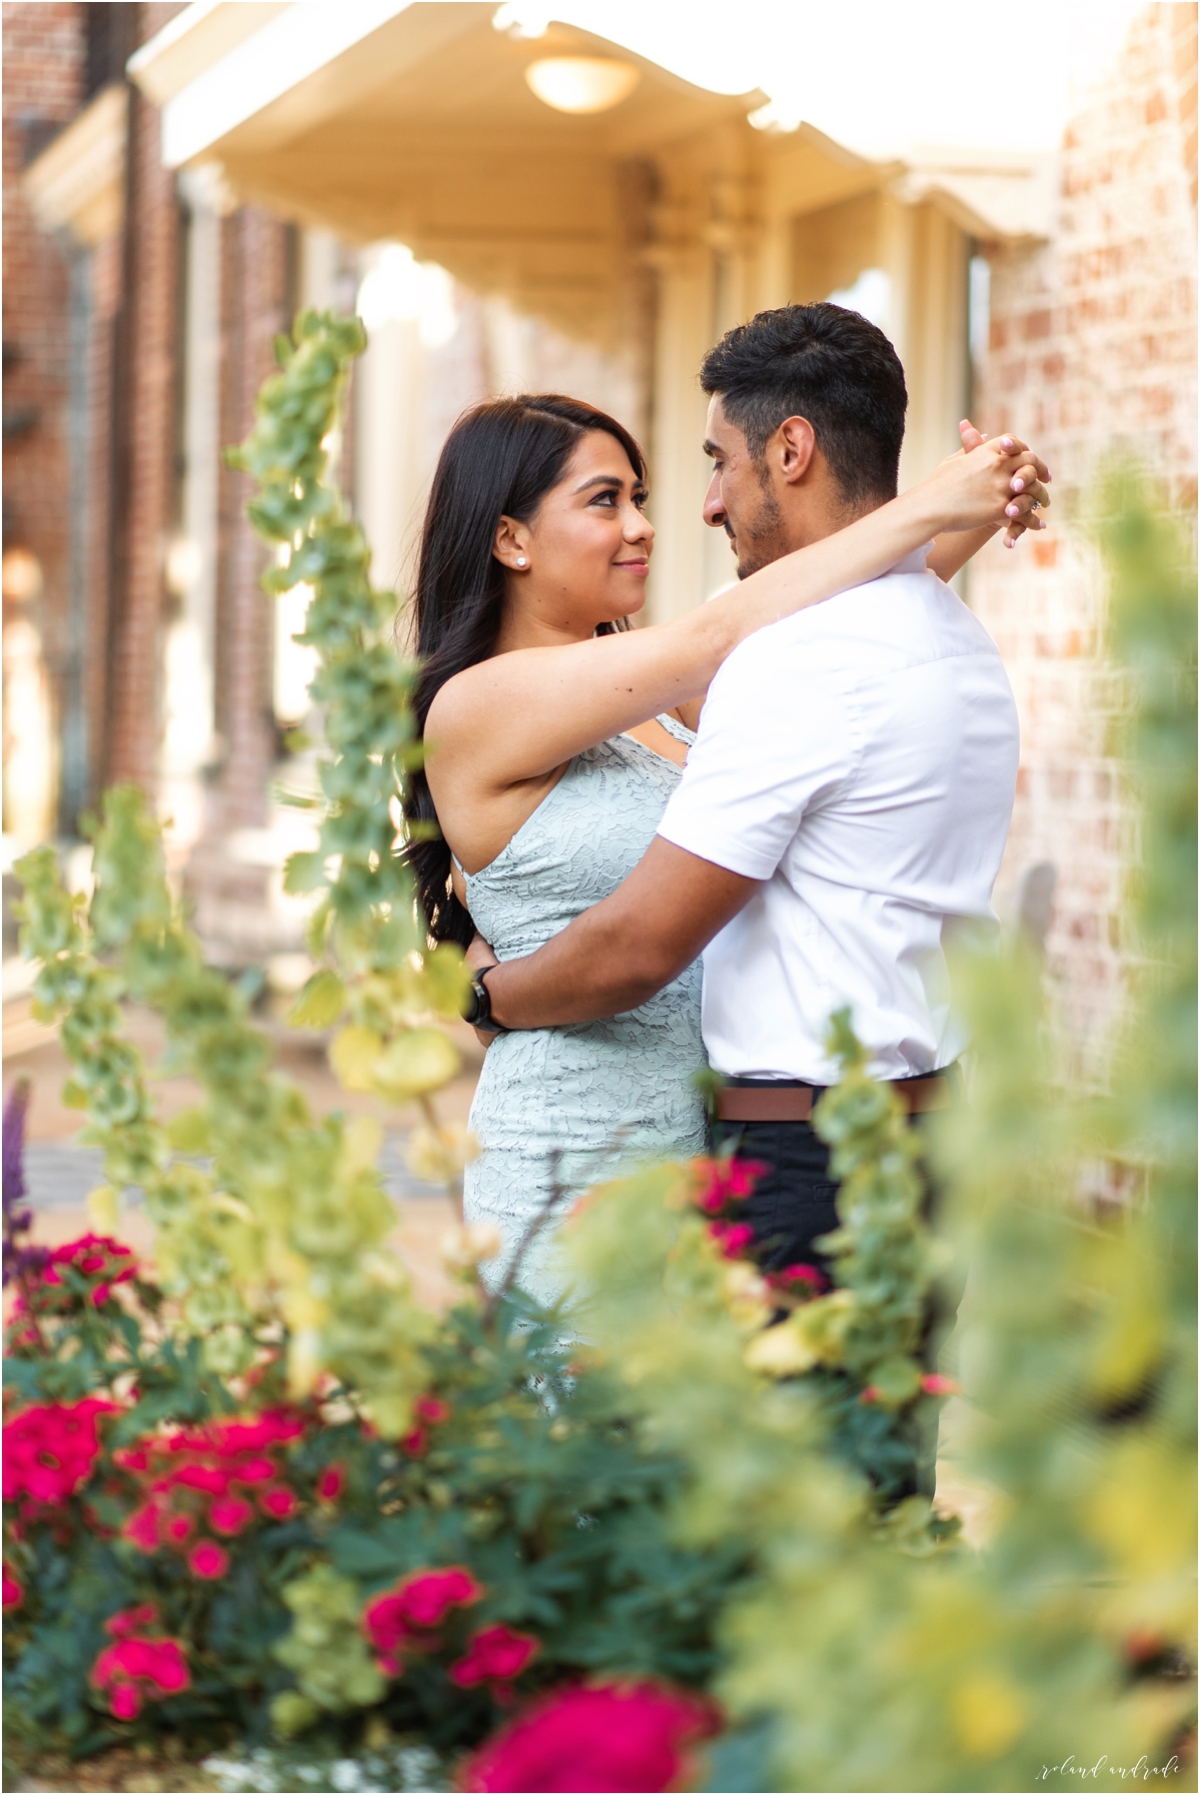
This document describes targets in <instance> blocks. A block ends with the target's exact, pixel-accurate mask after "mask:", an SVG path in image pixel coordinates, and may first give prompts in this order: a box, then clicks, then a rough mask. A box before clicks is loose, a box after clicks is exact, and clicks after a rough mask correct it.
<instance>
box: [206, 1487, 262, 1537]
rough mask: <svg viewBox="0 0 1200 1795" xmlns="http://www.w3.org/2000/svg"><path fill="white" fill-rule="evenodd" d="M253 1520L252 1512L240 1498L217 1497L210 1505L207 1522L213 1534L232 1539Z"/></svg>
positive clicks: (247, 1504) (248, 1505)
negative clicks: (220, 1534)
mask: <svg viewBox="0 0 1200 1795" xmlns="http://www.w3.org/2000/svg"><path fill="white" fill-rule="evenodd" d="M253 1519H254V1510H253V1509H252V1508H251V1506H250V1504H249V1503H248V1502H247V1501H246V1500H245V1498H244V1497H242V1496H217V1497H216V1498H215V1500H214V1501H213V1502H212V1503H211V1504H210V1506H209V1510H208V1521H209V1525H210V1526H211V1528H212V1530H213V1532H214V1533H224V1534H225V1535H226V1536H228V1537H232V1535H234V1534H235V1533H240V1532H241V1531H242V1529H243V1527H245V1526H247V1525H248V1523H249V1522H251V1521H252V1520H253Z"/></svg>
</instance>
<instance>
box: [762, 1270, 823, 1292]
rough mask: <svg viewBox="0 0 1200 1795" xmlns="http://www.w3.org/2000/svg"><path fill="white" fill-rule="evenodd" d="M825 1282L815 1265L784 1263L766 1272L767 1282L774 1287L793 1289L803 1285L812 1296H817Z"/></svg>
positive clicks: (777, 1288)
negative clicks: (776, 1269)
mask: <svg viewBox="0 0 1200 1795" xmlns="http://www.w3.org/2000/svg"><path fill="white" fill-rule="evenodd" d="M827 1282H828V1280H827V1279H826V1278H825V1277H824V1276H823V1275H822V1274H821V1273H820V1272H819V1271H818V1270H817V1268H816V1266H815V1265H804V1264H800V1265H785V1266H783V1267H782V1269H781V1270H779V1271H770V1272H768V1273H767V1283H768V1284H770V1285H771V1286H772V1287H773V1288H774V1289H776V1290H795V1289H796V1288H797V1286H804V1287H806V1288H807V1289H808V1291H809V1293H810V1294H811V1295H812V1296H819V1295H820V1293H821V1291H822V1290H824V1288H825V1286H826V1283H827Z"/></svg>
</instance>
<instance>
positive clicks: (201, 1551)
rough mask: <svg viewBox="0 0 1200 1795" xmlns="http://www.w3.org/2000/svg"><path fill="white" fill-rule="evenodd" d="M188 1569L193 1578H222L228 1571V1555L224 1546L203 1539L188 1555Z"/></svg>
mask: <svg viewBox="0 0 1200 1795" xmlns="http://www.w3.org/2000/svg"><path fill="white" fill-rule="evenodd" d="M188 1569H189V1570H190V1571H191V1573H192V1575H193V1577H203V1578H205V1579H206V1580H211V1579H212V1578H214V1577H223V1576H224V1575H225V1573H226V1571H227V1570H228V1569H229V1554H228V1552H227V1551H226V1550H225V1548H224V1546H218V1545H217V1544H215V1542H214V1541H213V1540H210V1539H203V1540H201V1541H200V1544H199V1545H198V1546H193V1547H192V1549H191V1551H190V1552H189V1553H188Z"/></svg>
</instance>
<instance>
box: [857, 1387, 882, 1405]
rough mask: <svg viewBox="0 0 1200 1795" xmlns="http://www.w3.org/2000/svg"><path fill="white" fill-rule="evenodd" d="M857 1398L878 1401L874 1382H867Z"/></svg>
mask: <svg viewBox="0 0 1200 1795" xmlns="http://www.w3.org/2000/svg"><path fill="white" fill-rule="evenodd" d="M858 1400H859V1401H860V1402H878V1401H879V1391H878V1390H877V1389H876V1387H875V1385H874V1384H868V1385H867V1386H866V1388H865V1389H864V1390H863V1392H862V1394H861V1395H860V1397H859V1399H858Z"/></svg>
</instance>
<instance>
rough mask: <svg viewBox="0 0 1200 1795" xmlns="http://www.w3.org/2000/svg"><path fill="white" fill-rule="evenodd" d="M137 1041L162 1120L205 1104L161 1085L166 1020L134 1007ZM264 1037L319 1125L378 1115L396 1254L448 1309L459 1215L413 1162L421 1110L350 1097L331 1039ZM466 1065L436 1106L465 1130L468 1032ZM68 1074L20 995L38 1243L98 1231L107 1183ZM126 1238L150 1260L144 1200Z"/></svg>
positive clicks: (54, 1042) (192, 1092) (286, 1034)
mask: <svg viewBox="0 0 1200 1795" xmlns="http://www.w3.org/2000/svg"><path fill="white" fill-rule="evenodd" d="M126 1023H127V1029H128V1033H129V1037H130V1039H131V1040H132V1041H133V1042H134V1044H135V1045H136V1046H137V1047H138V1048H139V1049H140V1050H141V1052H142V1054H143V1056H144V1058H145V1060H146V1064H147V1067H148V1069H149V1076H150V1083H151V1089H152V1091H153V1093H154V1095H155V1097H156V1099H157V1104H158V1112H159V1115H160V1116H161V1118H162V1119H163V1120H164V1121H167V1120H169V1119H170V1118H171V1116H173V1115H174V1114H175V1113H176V1112H177V1111H178V1110H180V1109H184V1108H187V1107H189V1106H190V1105H191V1104H194V1103H195V1102H197V1100H198V1098H199V1095H200V1093H199V1091H198V1090H197V1088H196V1087H195V1085H193V1084H192V1082H191V1081H190V1080H189V1079H186V1078H175V1077H166V1078H164V1077H160V1076H158V1075H157V1074H156V1073H155V1072H154V1070H153V1068H154V1067H155V1065H156V1063H157V1062H158V1060H159V1058H160V1056H161V1053H162V1047H163V1036H162V1029H161V1026H160V1024H159V1022H158V1019H157V1018H156V1017H155V1016H154V1015H153V1014H152V1013H151V1012H150V1011H148V1010H143V1009H140V1008H138V1007H137V1006H132V1005H131V1006H130V1007H129V1009H128V1011H127V1014H126ZM264 1027H265V1028H266V1031H267V1032H268V1033H269V1034H270V1035H271V1037H272V1039H273V1042H274V1045H275V1059H276V1067H277V1069H278V1070H279V1071H281V1072H284V1073H286V1074H287V1075H288V1077H290V1078H291V1079H293V1080H294V1082H295V1083H296V1084H297V1085H298V1086H299V1087H300V1089H301V1090H302V1091H303V1093H304V1096H305V1097H306V1099H307V1101H308V1103H309V1105H310V1107H311V1108H312V1110H313V1112H314V1113H315V1114H317V1115H326V1114H328V1113H329V1111H331V1110H334V1109H340V1110H342V1111H343V1112H344V1113H346V1114H349V1115H360V1114H371V1115H374V1116H375V1117H376V1118H377V1119H378V1120H379V1121H380V1123H381V1124H382V1125H383V1127H384V1130H385V1133H384V1143H383V1150H382V1153H381V1155H380V1169H381V1171H382V1173H383V1179H384V1184H385V1187H386V1188H387V1191H388V1193H389V1195H390V1196H391V1198H392V1200H393V1202H394V1203H395V1205H396V1212H397V1224H398V1225H397V1231H396V1234H395V1236H394V1244H395V1246H396V1249H397V1251H398V1252H399V1254H400V1256H401V1258H402V1259H403V1260H404V1262H405V1264H406V1265H407V1267H408V1269H409V1272H410V1274H411V1275H412V1278H413V1286H414V1292H415V1294H416V1296H417V1298H418V1300H419V1301H421V1302H423V1303H426V1304H428V1305H430V1306H432V1307H440V1306H441V1305H443V1304H444V1303H445V1302H447V1301H448V1300H450V1298H451V1297H452V1296H453V1294H454V1291H455V1288H456V1287H455V1285H454V1284H453V1283H452V1282H451V1281H450V1280H449V1279H448V1278H447V1277H446V1275H445V1272H444V1270H443V1267H442V1253H441V1244H442V1239H443V1237H444V1236H445V1234H446V1233H447V1231H448V1230H449V1229H450V1228H451V1227H452V1226H453V1225H454V1223H455V1221H456V1216H455V1213H454V1208H453V1205H452V1203H451V1201H450V1199H449V1197H448V1196H447V1194H446V1192H445V1190H444V1189H443V1188H442V1187H441V1186H440V1185H433V1184H426V1183H425V1182H424V1181H423V1180H422V1179H419V1178H415V1177H414V1176H413V1174H412V1173H411V1172H410V1171H409V1169H408V1165H407V1162H406V1146H407V1141H408V1136H409V1134H410V1133H411V1131H412V1129H413V1128H414V1127H415V1126H416V1125H417V1122H418V1120H420V1117H419V1114H418V1111H417V1110H416V1107H415V1106H414V1105H411V1104H409V1105H406V1106H405V1107H404V1108H401V1109H395V1110H390V1111H387V1110H384V1108H383V1106H382V1105H381V1104H379V1103H377V1102H376V1101H375V1100H374V1099H373V1098H371V1097H367V1096H363V1095H361V1094H359V1093H355V1092H348V1091H344V1090H343V1089H342V1088H341V1086H340V1085H339V1084H338V1083H337V1080H336V1079H335V1078H334V1077H333V1074H332V1073H331V1072H330V1070H329V1066H328V1063H327V1061H326V1058H325V1041H324V1039H323V1038H322V1037H319V1036H313V1035H306V1034H301V1033H298V1032H296V1031H294V1030H291V1029H288V1028H286V1027H285V1026H284V1025H283V1024H281V1023H279V1022H277V1021H275V1020H273V1019H271V1018H267V1019H266V1021H265V1023H264ZM450 1032H451V1034H452V1036H453V1039H454V1042H455V1045H456V1046H457V1047H458V1049H459V1052H460V1054H461V1057H462V1063H463V1069H462V1072H461V1074H460V1076H459V1077H458V1078H456V1079H455V1080H454V1082H453V1083H452V1084H450V1085H448V1086H447V1087H446V1089H445V1090H444V1091H440V1092H439V1093H438V1096H437V1100H436V1103H437V1110H438V1114H439V1115H440V1116H441V1117H442V1119H443V1120H444V1121H447V1122H465V1121H466V1118H467V1111H468V1110H469V1108H470V1105H471V1097H472V1094H473V1093H474V1089H475V1081H476V1078H477V1077H478V1075H479V1067H480V1065H481V1064H482V1058H483V1055H482V1049H481V1048H480V1047H479V1045H478V1043H477V1041H476V1038H475V1036H474V1034H473V1032H472V1031H471V1030H470V1029H468V1028H467V1027H466V1025H465V1023H464V1024H463V1025H462V1026H461V1027H458V1028H453V1029H451V1031H450ZM68 1072H69V1067H68V1065H67V1061H66V1058H65V1056H64V1054H63V1052H62V1049H61V1047H60V1046H59V1043H58V1038H57V1035H56V1033H55V1031H54V1030H53V1029H50V1028H46V1027H44V1026H43V1025H42V1024H41V1023H39V1022H37V1021H35V1020H34V1018H33V1015H32V1009H31V1004H30V1000H29V998H28V997H27V996H24V995H17V996H15V997H13V998H12V999H11V1001H10V1002H8V1003H6V1004H5V1005H4V1087H5V1091H6V1092H7V1091H8V1090H9V1089H10V1088H11V1086H12V1083H13V1080H14V1079H15V1078H17V1077H19V1076H22V1075H24V1076H26V1077H28V1078H29V1079H30V1081H31V1083H32V1086H33V1089H32V1092H31V1096H30V1104H29V1110H28V1125H27V1138H26V1147H25V1177H26V1184H27V1187H28V1193H29V1201H30V1203H31V1206H32V1208H33V1210H34V1228H33V1237H34V1239H35V1240H41V1241H44V1242H45V1243H46V1244H47V1245H57V1244H58V1243H60V1242H61V1241H65V1240H70V1239H72V1238H73V1237H74V1236H75V1235H78V1234H82V1233H84V1232H86V1231H87V1229H88V1228H89V1227H90V1226H91V1222H90V1218H89V1216H88V1213H87V1209H86V1198H87V1194H88V1192H89V1191H91V1190H94V1189H95V1187H96V1186H97V1185H98V1184H100V1183H101V1182H102V1163H101V1155H100V1152H99V1150H98V1149H97V1148H95V1147H85V1146H82V1145H81V1144H80V1143H79V1140H78V1138H77V1137H78V1135H79V1133H80V1130H81V1129H82V1127H83V1125H84V1122H83V1117H82V1116H81V1115H80V1113H79V1111H78V1110H71V1109H66V1108H64V1107H63V1104H62V1101H61V1095H60V1094H61V1091H62V1086H63V1084H64V1082H65V1080H66V1078H67V1075H68ZM120 1231H121V1235H122V1237H123V1238H124V1239H126V1240H127V1241H128V1242H129V1244H130V1245H131V1246H133V1247H135V1248H136V1249H137V1250H138V1251H139V1252H140V1253H143V1254H145V1255H146V1256H147V1257H148V1256H150V1255H151V1254H152V1252H153V1243H154V1231H153V1229H152V1227H151V1226H150V1223H149V1220H148V1218H147V1217H146V1216H145V1214H144V1213H143V1211H142V1207H141V1201H140V1195H139V1193H138V1192H136V1191H131V1192H128V1193H127V1194H126V1206H125V1210H124V1213H123V1214H122V1217H121V1224H120Z"/></svg>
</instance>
